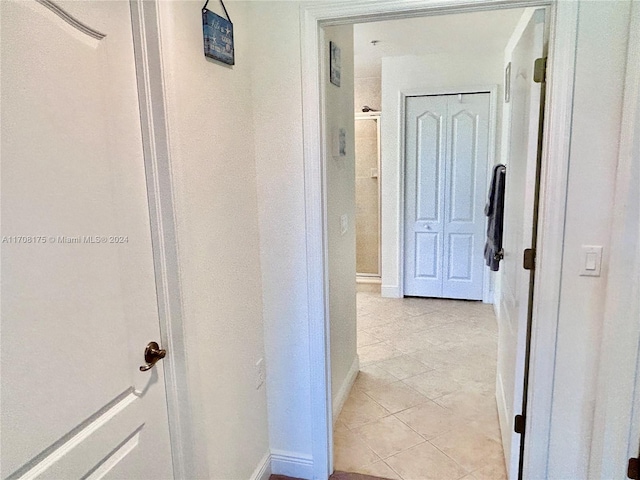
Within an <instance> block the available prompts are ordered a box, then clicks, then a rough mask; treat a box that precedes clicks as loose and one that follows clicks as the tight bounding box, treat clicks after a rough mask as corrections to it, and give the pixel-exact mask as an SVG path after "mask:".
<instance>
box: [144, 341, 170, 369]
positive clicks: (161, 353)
mask: <svg viewBox="0 0 640 480" xmlns="http://www.w3.org/2000/svg"><path fill="white" fill-rule="evenodd" d="M166 354H167V351H166V350H165V349H164V348H160V345H158V344H157V343H156V342H149V344H148V345H147V348H145V349H144V361H145V362H147V364H146V365H141V366H140V371H141V372H146V371H147V370H150V369H151V368H153V366H154V365H155V364H156V363H158V361H159V360H162V359H163V358H164V357H165V355H166Z"/></svg>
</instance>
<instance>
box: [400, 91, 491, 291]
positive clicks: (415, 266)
mask: <svg viewBox="0 0 640 480" xmlns="http://www.w3.org/2000/svg"><path fill="white" fill-rule="evenodd" d="M489 101H490V94H489V93H472V94H463V95H437V96H420V97H407V100H406V108H405V142H406V143H405V251H404V294H405V295H407V296H418V297H444V298H461V299H468V300H481V299H482V289H483V269H484V257H483V252H484V243H485V225H486V218H485V216H484V204H485V201H486V183H487V182H486V177H487V163H488V142H489Z"/></svg>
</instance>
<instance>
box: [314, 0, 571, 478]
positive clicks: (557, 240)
mask: <svg viewBox="0 0 640 480" xmlns="http://www.w3.org/2000/svg"><path fill="white" fill-rule="evenodd" d="M445 3H446V2H445ZM545 4H546V2H528V1H523V2H518V3H517V4H516V3H510V4H509V5H508V6H505V5H496V4H495V3H494V2H486V4H485V3H483V2H480V3H478V4H477V5H474V7H473V8H469V9H465V6H461V5H459V4H458V3H457V2H455V1H452V2H450V4H449V3H446V4H443V5H438V6H433V5H427V4H426V2H425V4H424V5H420V6H416V5H415V4H412V5H408V4H404V3H402V2H401V4H399V5H394V6H393V7H389V6H385V5H378V4H375V3H374V4H371V5H367V8H364V7H360V6H351V7H346V6H345V7H338V6H332V7H331V8H328V7H327V8H325V7H322V6H318V7H310V8H308V9H305V15H304V19H303V31H304V35H303V52H304V58H305V63H304V65H303V78H304V82H303V85H304V87H303V88H304V105H305V109H304V118H305V159H306V162H305V166H306V167H305V173H306V184H305V185H306V198H307V202H306V207H307V208H306V211H307V232H308V236H307V248H308V251H309V254H310V256H309V261H308V272H309V278H308V285H309V293H310V295H309V306H310V311H311V312H312V313H311V317H310V321H311V325H310V346H311V363H312V395H313V398H314V399H317V400H316V401H314V404H313V411H314V414H315V415H314V425H313V427H312V428H313V432H314V435H313V436H314V445H315V446H314V452H313V453H314V469H315V470H314V471H317V472H320V473H319V475H321V476H324V472H326V473H328V472H330V471H331V470H332V468H333V465H332V454H333V452H332V444H333V442H332V428H331V427H332V419H333V413H334V411H335V410H336V409H335V407H336V402H335V401H334V400H335V398H336V397H335V395H336V392H337V393H338V394H344V390H345V389H344V388H343V389H341V388H340V386H339V385H338V384H337V382H336V381H335V371H336V369H335V368H334V367H335V366H336V365H337V363H338V362H337V361H336V358H335V355H334V354H335V353H336V352H342V353H344V351H345V350H344V348H342V347H344V342H342V344H341V340H340V339H341V338H343V336H341V335H336V334H335V332H334V331H333V330H334V328H333V327H334V320H335V319H336V318H337V315H334V312H332V309H333V307H334V306H335V304H336V299H335V298H333V296H332V295H331V292H335V291H346V290H347V289H351V288H353V289H354V290H355V285H353V283H355V282H353V276H352V277H351V286H349V287H347V288H342V287H343V285H342V284H341V283H340V281H337V282H336V281H335V280H336V278H335V277H333V278H332V274H331V264H332V262H333V263H334V264H335V263H336V261H337V263H341V262H343V261H344V259H336V258H335V257H334V256H333V255H331V247H330V243H331V241H330V237H331V235H332V230H334V233H335V230H336V228H337V231H338V232H339V234H341V232H343V231H344V227H345V226H347V227H348V225H349V215H346V219H345V218H344V217H343V215H340V216H339V219H338V221H337V222H335V220H334V219H332V217H333V214H332V210H331V208H332V202H333V206H334V207H335V205H336V201H337V202H338V203H339V201H340V198H338V197H340V195H337V196H334V194H333V192H331V191H330V190H329V188H327V186H329V185H330V184H331V176H332V175H333V174H335V173H336V172H340V171H342V172H348V169H347V168H346V162H345V159H341V158H340V157H341V155H340V154H337V155H334V152H339V151H340V150H339V149H338V148H334V146H335V145H334V144H336V145H337V143H336V139H337V138H340V134H341V133H342V131H344V132H345V133H346V134H347V137H348V138H352V137H349V133H348V132H349V127H348V125H346V124H345V125H346V127H345V128H342V127H343V126H342V125H340V121H337V122H336V121H335V119H334V117H332V114H331V109H332V108H335V107H336V105H340V102H341V100H340V99H339V98H337V97H333V98H332V97H331V95H330V94H329V92H328V90H327V86H328V80H327V84H326V85H325V76H326V77H327V79H328V78H329V71H330V69H329V66H328V65H325V64H324V63H323V62H321V61H320V60H321V58H323V57H324V56H325V55H324V53H327V55H326V57H327V63H328V60H329V58H330V56H329V53H328V50H326V49H325V48H324V43H325V41H326V43H327V45H328V44H329V42H331V43H332V44H333V45H334V48H333V49H332V51H335V46H336V45H337V46H338V47H339V46H340V43H341V42H342V43H343V44H347V43H348V42H347V43H344V37H343V38H342V39H340V37H339V35H338V36H337V37H333V38H331V39H330V38H329V35H328V34H329V32H330V28H334V27H331V25H336V26H337V25H347V24H354V23H357V22H362V21H366V22H373V21H377V20H381V19H392V18H396V19H397V18H406V17H409V16H420V15H422V16H425V15H433V14H439V15H440V14H443V13H461V12H463V11H467V12H468V11H478V10H482V11H488V10H492V9H496V7H503V8H507V7H531V6H536V7H539V6H541V5H545ZM547 5H548V4H547ZM568 7H569V6H568V5H563V4H560V3H553V4H552V5H551V8H550V9H549V13H550V19H548V20H549V21H548V23H546V25H548V26H550V31H551V33H550V38H551V41H550V45H549V64H550V66H551V68H550V70H551V71H552V72H554V74H553V82H551V76H549V78H548V79H547V82H548V86H547V94H546V98H547V99H549V98H550V97H551V98H553V99H554V100H555V101H554V102H549V103H548V110H547V114H546V115H545V140H544V142H543V148H542V155H541V156H540V157H539V159H540V160H541V161H540V167H541V176H542V192H543V194H542V197H541V198H542V199H543V200H542V202H541V215H540V220H539V225H540V228H539V230H538V233H537V239H538V240H539V241H540V240H541V241H542V243H543V244H544V246H545V255H544V257H540V258H539V259H538V261H537V263H536V271H535V275H536V276H541V275H542V273H541V272H545V273H546V275H545V285H544V286H543V287H540V288H539V290H540V292H539V293H538V294H537V295H536V297H534V299H533V305H532V306H533V308H532V312H531V313H532V315H531V318H532V319H533V325H532V326H531V328H532V329H533V331H535V332H536V333H537V335H535V336H534V340H535V341H536V344H535V349H534V351H535V355H532V357H531V366H532V371H533V373H534V375H532V378H533V379H534V382H535V385H536V389H535V391H536V395H533V394H531V393H529V397H535V398H534V400H535V401H533V402H530V411H528V413H530V417H532V418H536V419H540V418H542V419H543V420H541V421H537V422H534V421H531V420H528V421H527V432H528V433H531V432H532V431H536V432H537V434H539V435H541V436H537V435H536V436H534V435H527V436H526V437H525V439H524V442H525V447H526V448H525V455H526V457H527V458H526V459H525V460H524V462H523V463H524V466H523V469H524V475H525V476H526V475H527V472H537V475H540V473H539V472H544V468H546V467H545V465H546V455H547V450H546V444H545V443H544V442H543V441H542V440H540V439H544V438H545V435H546V433H545V428H548V427H547V426H545V421H544V418H545V417H546V418H548V415H549V409H548V406H549V403H550V398H551V378H552V377H546V376H545V375H541V373H544V372H545V371H546V372H547V373H549V358H553V355H554V352H553V348H552V345H550V344H549V343H543V342H541V340H542V339H543V338H546V339H548V338H553V337H554V336H555V331H556V327H557V323H555V322H546V323H545V325H537V324H536V321H535V320H536V316H537V315H538V316H540V315H544V316H545V317H546V319H547V320H548V319H549V318H557V311H556V310H555V308H556V307H557V304H558V303H557V302H558V299H557V285H558V281H559V272H558V271H557V268H556V267H554V266H553V263H552V262H551V259H552V258H556V259H557V258H558V257H559V255H560V254H561V248H562V239H561V236H559V235H558V233H559V232H560V231H561V228H562V223H563V221H564V220H563V213H562V212H563V210H562V212H560V213H559V214H552V213H551V212H549V211H548V210H547V209H545V204H546V203H549V204H554V205H555V206H556V210H555V211H556V212H558V211H557V206H558V205H564V204H565V203H566V178H567V175H566V173H567V161H568V144H567V142H566V138H567V137H566V136H565V137H563V136H562V135H566V132H567V131H568V129H569V128H570V124H571V118H570V115H568V112H567V110H566V107H567V105H570V104H571V102H572V91H571V87H572V82H573V77H572V76H571V75H572V68H569V69H568V70H567V69H565V70H561V69H559V68H555V69H553V66H554V65H556V67H557V65H558V63H559V62H563V64H564V65H570V66H573V65H574V60H575V49H573V46H574V45H575V37H574V36H573V35H572V33H571V32H572V31H573V29H574V28H575V22H576V18H577V12H576V10H575V9H573V8H568ZM333 33H336V32H333ZM321 45H322V46H323V48H322V49H320V48H319V46H321ZM338 54H339V52H338ZM342 54H343V55H347V56H348V55H349V52H348V50H347V51H346V52H345V51H343V52H342ZM307 55H308V56H307ZM343 58H345V57H343ZM332 67H335V65H332ZM331 70H332V69H331ZM331 73H332V77H334V75H333V74H335V72H331ZM325 74H326V75H325ZM338 76H340V72H338ZM347 77H348V74H346V73H345V71H343V72H342V79H343V80H344V79H345V78H347ZM334 79H335V77H334ZM334 85H335V84H334ZM343 85H345V84H343ZM338 88H339V87H338ZM343 88H344V86H343ZM409 93H410V92H409ZM554 95H555V96H554ZM529 100H530V98H529ZM332 102H333V103H332ZM342 102H343V103H344V98H343V99H342ZM525 103H526V102H525ZM530 105H531V102H529V106H530ZM382 111H383V115H384V117H383V121H382V125H383V126H384V125H385V122H388V118H387V116H386V114H387V109H385V108H384V105H383V106H382ZM350 115H351V121H352V122H353V109H351V112H350ZM527 118H528V117H527ZM350 128H351V129H353V126H351V127H350ZM351 131H353V130H351ZM550 132H553V134H550ZM535 143H536V144H537V142H535ZM382 150H383V156H382V171H381V174H382V181H383V182H384V181H385V178H386V176H385V174H384V169H385V155H384V144H383V145H382ZM551 153H553V155H554V164H551V163H550V162H549V158H550V154H551ZM558 158H561V159H562V160H561V161H560V162H558ZM332 162H333V163H332ZM332 168H334V169H335V172H333V173H332V171H331V169H332ZM351 176H353V175H351ZM345 177H346V175H345ZM322 178H325V179H326V183H323V182H322V181H321V179H322ZM352 184H353V182H352ZM323 185H325V186H323ZM385 202H386V199H385V198H384V194H383V198H382V203H383V208H382V211H383V216H384V204H385ZM333 213H335V212H333ZM351 219H353V216H352V217H351ZM351 221H352V220H351ZM384 226H385V221H384V218H383V220H382V227H383V239H382V250H383V255H382V266H381V274H382V293H383V296H384V297H387V296H390V297H401V296H402V291H401V285H400V284H396V285H385V275H386V274H387V273H388V272H389V269H388V268H387V265H386V264H385V260H384V257H385V256H384V249H385V248H386V246H385V242H384ZM347 231H348V228H347ZM353 243H354V244H355V242H353ZM327 245H329V248H327ZM354 250H355V249H354ZM516 255H517V256H519V252H518V254H516V253H515V252H514V253H513V255H512V258H511V261H512V262H516V258H517V257H516ZM354 257H355V254H354ZM354 264H355V262H354ZM353 272H354V273H355V267H354V269H353ZM398 273H399V272H396V274H398ZM389 288H392V289H396V291H395V292H394V291H393V290H389ZM394 293H395V295H394ZM323 299H326V303H325V300H323ZM337 303H340V302H339V301H338V302H337ZM343 305H344V304H343ZM353 306H354V309H355V302H354V304H353ZM354 330H355V328H354ZM524 330H525V331H526V330H527V329H526V328H525V329H524ZM543 352H544V354H545V355H547V356H546V357H545V358H544V360H542V359H541V358H542V357H541V355H543ZM552 364H553V362H551V365H552ZM347 370H348V371H349V373H351V374H352V375H353V376H354V377H355V373H357V370H358V368H357V363H356V367H355V369H354V368H353V364H352V365H351V368H348V369H347ZM354 371H355V372H354ZM343 373H344V372H343ZM332 377H333V378H332ZM332 391H333V394H332V393H331V392H332ZM531 391H532V389H531V390H530V392H531ZM337 410H339V408H338V409H337ZM546 425H548V423H547V424H546ZM316 427H317V428H316ZM532 439H533V440H532Z"/></svg>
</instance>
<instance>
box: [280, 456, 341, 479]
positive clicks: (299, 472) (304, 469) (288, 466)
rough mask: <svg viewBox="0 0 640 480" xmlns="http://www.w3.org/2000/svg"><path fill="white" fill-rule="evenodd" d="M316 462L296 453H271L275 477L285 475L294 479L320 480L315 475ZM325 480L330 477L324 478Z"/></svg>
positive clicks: (309, 457)
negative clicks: (309, 479) (310, 479)
mask: <svg viewBox="0 0 640 480" xmlns="http://www.w3.org/2000/svg"><path fill="white" fill-rule="evenodd" d="M314 470H315V469H314V461H313V458H311V456H309V455H303V454H299V453H296V452H284V451H281V450H273V451H272V452H271V471H272V473H273V474H274V475H285V476H287V477H293V478H313V479H317V480H320V478H319V477H317V476H316V475H315V473H314ZM322 478H323V480H326V479H327V478H329V475H327V476H326V477H322Z"/></svg>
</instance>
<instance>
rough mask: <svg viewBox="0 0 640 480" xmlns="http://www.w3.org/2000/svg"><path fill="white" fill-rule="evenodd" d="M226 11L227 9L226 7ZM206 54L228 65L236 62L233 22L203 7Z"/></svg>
mask: <svg viewBox="0 0 640 480" xmlns="http://www.w3.org/2000/svg"><path fill="white" fill-rule="evenodd" d="M225 12H226V9H225ZM202 31H203V36H204V55H205V57H209V58H213V59H214V60H217V61H219V62H222V63H226V64H227V65H234V64H235V53H234V49H233V23H231V20H229V19H228V18H223V17H221V16H220V15H218V14H216V13H213V12H212V11H210V10H207V9H206V8H203V9H202Z"/></svg>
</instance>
